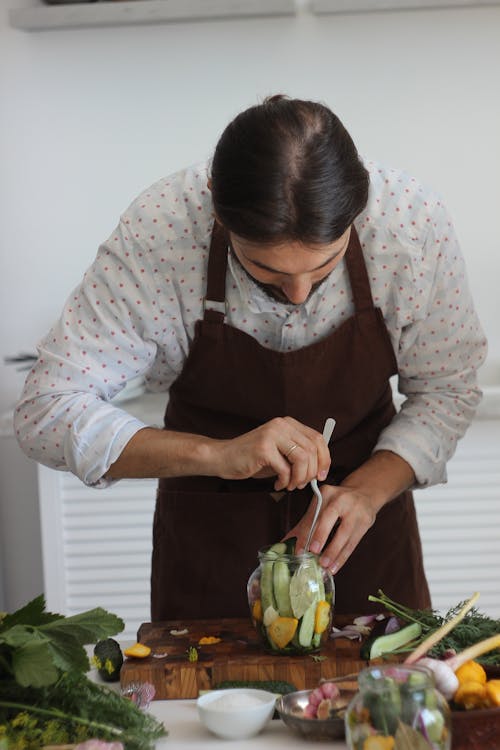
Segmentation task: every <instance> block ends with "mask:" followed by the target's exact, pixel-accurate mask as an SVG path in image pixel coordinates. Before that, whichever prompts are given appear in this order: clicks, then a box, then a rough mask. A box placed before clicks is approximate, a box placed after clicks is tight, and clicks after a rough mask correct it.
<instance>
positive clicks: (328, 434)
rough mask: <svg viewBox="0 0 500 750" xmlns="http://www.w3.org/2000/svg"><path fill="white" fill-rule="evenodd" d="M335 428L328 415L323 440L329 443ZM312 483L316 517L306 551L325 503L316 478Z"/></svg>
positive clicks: (332, 420) (310, 530)
mask: <svg viewBox="0 0 500 750" xmlns="http://www.w3.org/2000/svg"><path fill="white" fill-rule="evenodd" d="M334 428H335V420H334V419H333V418H332V417H328V419H327V420H326V422H325V426H324V427H323V440H324V441H325V443H326V444H327V445H328V444H329V442H330V439H331V437H332V433H333V430H334ZM310 485H311V488H312V491H313V492H314V494H315V495H316V510H315V511H314V518H313V521H312V524H311V528H310V529H309V534H308V535H307V542H306V546H305V548H304V549H305V552H309V545H310V544H311V538H312V535H313V532H314V529H315V527H316V523H317V520H318V516H319V512H320V510H321V506H322V505H323V496H322V494H321V491H320V489H319V487H318V481H317V480H316V479H312V480H311V482H310Z"/></svg>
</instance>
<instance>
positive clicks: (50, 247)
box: [0, 0, 500, 609]
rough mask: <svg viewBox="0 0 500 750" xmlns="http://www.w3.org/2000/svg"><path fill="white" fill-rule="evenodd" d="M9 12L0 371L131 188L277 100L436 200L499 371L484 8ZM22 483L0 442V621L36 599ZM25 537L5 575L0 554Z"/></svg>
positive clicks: (11, 377) (1, 71) (495, 55)
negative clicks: (88, 25) (209, 14)
mask: <svg viewBox="0 0 500 750" xmlns="http://www.w3.org/2000/svg"><path fill="white" fill-rule="evenodd" d="M35 2H36V0H34V2H33V3H32V4H35ZM15 4H16V0H0V113H1V114H0V165H1V166H0V228H1V229H0V262H1V267H0V268H1V273H0V357H1V359H2V360H3V357H4V356H6V355H10V354H14V353H16V352H18V351H21V350H33V348H34V346H35V343H36V341H37V340H38V339H39V338H40V337H41V336H42V335H43V334H44V333H45V332H46V330H47V328H48V327H49V326H50V324H51V322H52V321H53V319H54V318H55V317H56V316H57V315H58V313H59V310H60V308H61V306H62V304H63V302H64V300H65V298H66V297H67V295H68V294H69V292H70V290H71V289H72V287H73V286H74V285H76V283H77V282H78V281H79V279H80V276H81V275H82V273H83V272H84V270H85V269H86V267H87V266H88V265H89V264H90V262H91V261H92V259H93V256H94V254H95V252H96V249H97V246H98V244H99V242H100V241H101V240H103V239H104V238H106V237H107V236H108V234H109V233H110V232H111V231H112V229H113V228H114V226H115V224H116V222H117V219H118V216H119V213H120V212H121V211H122V210H123V209H124V208H125V207H126V206H127V205H128V203H129V202H130V201H131V200H132V198H133V197H134V196H135V195H136V194H137V193H138V192H139V191H140V190H141V189H142V188H143V187H146V186H147V185H148V184H149V183H151V182H153V181H154V180H156V179H158V178H159V177H160V176H162V175H164V174H167V173H169V172H171V171H174V170H176V169H177V168H180V167H182V166H184V165H185V164H187V163H191V162H194V161H197V160H199V159H201V158H204V157H205V156H207V155H209V154H210V152H211V150H212V148H213V147H214V145H215V142H216V140H217V138H218V136H219V134H220V132H221V130H222V129H223V127H224V126H225V124H226V123H227V121H228V120H229V119H230V118H232V117H233V116H234V115H235V114H236V113H237V112H238V111H239V110H241V109H242V108H244V107H246V106H249V105H251V104H254V103H256V102H258V101H259V100H260V99H261V98H262V97H263V96H265V95H267V94H269V93H274V92H278V91H281V92H286V93H289V94H291V95H293V96H298V97H304V98H311V99H320V100H322V101H324V102H326V103H327V104H328V105H330V106H331V107H332V109H334V110H335V111H336V113H337V114H338V115H339V116H340V118H341V119H342V120H343V122H344V124H345V125H346V126H347V128H348V129H349V130H350V132H351V133H352V135H353V137H354V139H355V141H356V143H357V145H358V147H359V149H360V151H361V152H362V153H363V154H366V155H369V156H371V157H374V158H377V159H379V160H381V161H384V162H386V163H388V164H391V165H393V166H399V167H403V168H406V169H408V170H409V171H411V172H413V173H414V174H415V175H416V176H417V177H419V178H420V179H422V180H424V181H425V182H427V183H429V184H431V185H432V186H433V187H435V188H437V189H438V190H439V191H441V192H442V194H443V195H444V197H445V199H446V202H447V203H448V205H449V207H450V208H451V211H452V214H453V216H454V218H455V223H456V226H457V229H458V234H459V236H460V238H461V240H462V245H463V249H464V253H465V256H466V259H467V262H468V267H469V274H470V280H471V284H472V288H473V290H474V292H475V296H476V301H477V307H478V309H479V312H480V315H481V318H482V321H483V324H484V326H485V329H486V331H487V333H488V335H489V339H490V363H491V368H492V370H493V368H494V367H495V366H496V363H497V362H498V361H500V332H499V327H498V324H497V310H496V309H495V308H496V307H497V306H498V305H497V297H498V279H499V278H500V248H499V247H498V244H499V243H498V236H499V232H498V206H499V204H500V183H499V179H498V175H499V173H500V138H499V133H500V97H499V80H500V44H499V32H500V7H490V8H466V9H448V10H434V11H432V10H422V11H403V12H378V13H372V14H370V13H363V14H342V15H331V16H321V17H320V16H317V17H314V16H313V15H312V14H311V13H309V12H307V2H305V0H302V2H299V5H300V6H301V8H302V10H301V12H299V14H298V16H297V17H290V18H281V19H266V20H264V19H255V20H241V21H212V22H208V23H200V22H198V23H175V24H162V25H156V26H136V27H116V28H102V29H78V30H59V31H45V32H38V33H29V32H24V31H19V30H14V29H12V28H10V26H9V25H8V20H7V9H8V8H9V7H12V6H13V5H15ZM18 4H19V5H20V4H24V5H27V4H30V3H29V0H26V2H24V3H22V2H18ZM485 377H486V375H485ZM0 383H1V386H0V412H2V411H6V410H8V409H9V408H11V407H12V404H13V402H14V401H15V399H16V397H17V395H18V392H19V388H20V386H21V383H22V376H21V375H20V374H19V373H16V371H15V369H14V368H13V367H7V366H4V365H3V364H1V363H0ZM33 472H34V467H33V466H32V465H31V463H30V462H27V461H25V459H24V457H23V456H22V455H21V454H20V451H19V449H18V448H17V445H16V444H15V441H14V440H13V438H2V439H1V440H0V523H2V526H3V529H2V528H0V566H3V570H4V581H3V584H4V586H3V588H4V600H5V606H7V607H8V608H10V607H13V606H14V605H17V603H22V602H23V601H25V600H26V598H27V597H28V596H31V595H35V594H37V593H39V588H40V586H41V572H40V548H39V541H38V539H37V536H36V523H35V520H36V517H37V516H36V513H37V510H36V500H35V497H34V494H33V486H34V480H33V477H34V473H33ZM12 485H14V486H15V487H16V488H17V489H16V492H14V494H12ZM21 498H22V500H23V502H21ZM2 504H3V511H2ZM28 516H29V517H28ZM6 519H7V520H8V524H7V522H6ZM26 519H27V529H28V532H27V534H26V537H27V538H26V546H25V549H24V550H23V553H22V554H20V552H19V551H18V552H17V556H16V557H15V559H14V560H13V559H12V553H11V552H10V551H9V549H10V547H9V545H7V544H6V537H7V536H8V537H9V538H10V539H12V536H11V528H10V525H11V524H15V523H16V520H17V521H21V520H26ZM2 536H3V538H2ZM1 570H2V568H1V567H0V574H1ZM1 593H2V586H1V585H0V597H1ZM1 608H2V601H1V599H0V609H1Z"/></svg>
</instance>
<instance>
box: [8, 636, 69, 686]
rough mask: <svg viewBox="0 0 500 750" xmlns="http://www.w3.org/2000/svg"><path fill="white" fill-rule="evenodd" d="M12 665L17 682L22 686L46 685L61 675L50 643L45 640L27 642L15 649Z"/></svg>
mask: <svg viewBox="0 0 500 750" xmlns="http://www.w3.org/2000/svg"><path fill="white" fill-rule="evenodd" d="M12 667H13V670H14V677H15V680H16V682H17V683H18V684H19V685H21V686H22V687H28V686H32V687H45V686H47V685H52V684H53V683H54V682H56V680H57V678H58V677H59V674H60V673H59V670H58V669H57V667H56V666H55V664H54V661H53V659H52V654H51V652H50V648H49V644H48V643H44V642H43V641H31V642H29V643H25V644H24V645H23V646H21V647H20V648H18V649H16V650H15V651H14V654H13V656H12Z"/></svg>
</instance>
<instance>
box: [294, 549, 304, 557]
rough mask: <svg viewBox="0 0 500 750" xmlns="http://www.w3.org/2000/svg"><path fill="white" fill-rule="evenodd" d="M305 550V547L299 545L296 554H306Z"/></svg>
mask: <svg viewBox="0 0 500 750" xmlns="http://www.w3.org/2000/svg"><path fill="white" fill-rule="evenodd" d="M304 552H305V549H304V547H298V548H297V549H296V550H295V554H296V555H303V554H304Z"/></svg>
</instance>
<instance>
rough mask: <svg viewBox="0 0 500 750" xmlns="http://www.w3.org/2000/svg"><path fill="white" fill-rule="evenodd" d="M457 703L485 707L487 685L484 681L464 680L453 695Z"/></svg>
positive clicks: (471, 706) (465, 706)
mask: <svg viewBox="0 0 500 750" xmlns="http://www.w3.org/2000/svg"><path fill="white" fill-rule="evenodd" d="M453 700H454V701H455V703H459V704H460V705H461V706H463V707H464V708H467V709H470V708H484V706H485V705H486V685H484V684H483V683H482V682H474V681H473V680H470V681H469V682H462V683H461V684H460V685H459V686H458V690H457V692H456V693H455V695H454V696H453Z"/></svg>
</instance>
